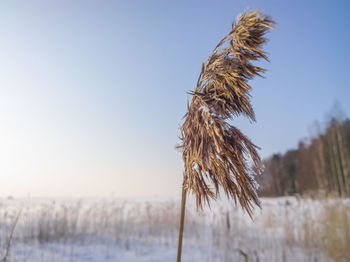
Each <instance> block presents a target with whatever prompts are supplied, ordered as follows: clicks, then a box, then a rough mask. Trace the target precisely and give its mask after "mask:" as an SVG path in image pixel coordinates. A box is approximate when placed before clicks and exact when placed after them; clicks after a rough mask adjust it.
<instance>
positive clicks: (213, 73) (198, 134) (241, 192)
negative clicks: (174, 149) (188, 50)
mask: <svg viewBox="0 0 350 262" xmlns="http://www.w3.org/2000/svg"><path fill="white" fill-rule="evenodd" d="M274 24H275V23H274V21H273V20H272V19H271V18H270V17H269V16H267V15H263V14H262V13H261V11H253V12H250V13H244V14H242V15H240V17H239V18H238V20H237V22H236V24H233V25H232V30H231V31H230V32H229V33H228V34H227V35H226V36H225V37H224V38H223V39H222V40H221V41H220V42H219V43H218V45H217V46H216V48H215V49H214V51H213V52H212V54H211V55H210V57H209V59H208V60H207V61H206V62H205V63H203V65H202V70H201V73H200V75H199V78H198V82H197V85H196V88H195V90H194V91H193V92H191V94H192V101H191V103H190V104H189V105H188V112H187V113H186V115H185V120H184V123H183V125H182V127H181V141H182V143H181V145H180V146H179V148H181V150H182V157H183V160H184V166H185V170H184V185H183V186H184V189H185V190H186V192H189V191H191V192H193V193H194V195H195V196H196V203H197V207H198V208H202V206H203V201H204V202H207V203H208V204H210V199H215V198H216V197H218V195H219V190H220V188H222V189H223V191H224V192H225V193H226V194H227V196H228V197H231V198H232V199H233V200H234V202H235V204H236V205H237V203H240V205H241V206H242V208H243V209H244V210H246V211H247V212H248V214H249V215H250V216H251V215H252V208H253V205H254V204H256V205H258V206H260V203H259V199H258V195H257V193H256V189H257V184H256V183H255V180H254V175H255V174H256V173H259V172H260V171H261V169H262V163H261V160H260V157H259V155H258V152H257V146H255V145H254V144H253V143H252V142H251V141H250V140H249V139H248V138H247V137H246V136H245V135H244V134H243V133H242V132H240V131H239V130H238V129H237V128H236V127H234V126H233V125H231V124H230V123H229V121H230V120H232V117H234V116H239V115H244V116H246V117H248V118H249V119H251V120H252V121H255V115H254V111H253V108H252V105H251V103H250V94H249V92H250V90H251V86H250V85H249V84H248V80H250V79H252V78H253V77H254V76H261V73H263V72H266V70H265V69H263V68H260V67H257V66H255V65H253V64H252V61H255V60H259V59H261V58H262V59H265V60H268V58H267V56H266V53H265V52H264V51H262V46H263V45H264V43H266V41H267V39H266V38H265V37H264V35H265V33H266V32H267V31H268V30H269V29H271V28H273V26H274ZM248 161H251V162H252V165H253V166H252V167H248Z"/></svg>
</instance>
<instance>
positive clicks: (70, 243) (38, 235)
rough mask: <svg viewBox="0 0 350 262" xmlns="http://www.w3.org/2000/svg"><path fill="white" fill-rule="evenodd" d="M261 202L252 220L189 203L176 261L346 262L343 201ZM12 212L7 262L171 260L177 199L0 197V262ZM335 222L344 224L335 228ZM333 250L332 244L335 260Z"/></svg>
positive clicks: (222, 206)
mask: <svg viewBox="0 0 350 262" xmlns="http://www.w3.org/2000/svg"><path fill="white" fill-rule="evenodd" d="M262 203H263V206H262V209H261V210H259V209H257V210H255V215H254V221H252V220H250V218H249V217H248V216H247V215H246V214H243V213H242V211H241V210H240V209H237V208H235V207H233V206H232V205H231V204H230V203H228V202H226V201H220V202H218V203H217V204H215V206H213V207H212V210H205V211H204V212H197V211H196V209H195V207H194V206H193V201H192V200H191V199H190V200H189V202H188V206H187V211H186V212H187V213H186V222H185V223H186V224H185V233H184V247H183V261H184V262H186V261H188V262H192V261H221V262H222V261H224V262H225V261H259V262H263V261H266V262H273V261H318V262H321V261H332V260H333V261H347V260H346V259H345V256H346V255H347V253H346V251H342V249H339V248H338V246H339V245H343V244H344V250H346V248H347V246H346V245H347V244H349V243H347V241H348V240H347V239H346V236H348V235H344V234H343V232H345V231H346V230H349V228H348V226H350V225H349V224H348V222H349V219H348V218H350V216H348V212H349V210H350V200H347V199H345V200H310V199H301V200H298V199H296V198H293V197H288V198H274V199H262ZM332 208H333V209H332ZM334 208H336V209H334ZM19 210H22V211H21V215H20V219H19V222H18V224H17V226H16V229H15V233H14V238H13V243H12V246H11V253H10V259H9V260H8V262H14V261H18V262H25V261H28V262H41V261H43V262H56V261H57V262H66V261H67V262H68V261H69V262H83V261H90V262H108V261H120V262H141V261H142V262H146V261H147V262H150V261H154V262H157V261H159V262H167V261H175V258H176V244H177V228H178V211H179V201H175V200H159V199H158V200H156V199H151V200H120V199H14V200H10V199H0V248H1V250H0V261H1V258H2V256H4V253H5V249H6V244H7V241H8V238H9V234H10V228H11V224H12V223H13V221H14V219H15V217H16V215H17V214H18V212H19ZM327 210H331V212H329V211H327ZM339 210H340V211H339ZM327 212H328V213H327ZM337 212H341V213H337ZM339 214H340V215H339ZM332 215H333V217H334V219H333V218H332ZM339 216H341V217H345V220H344V221H345V222H344V221H343V220H341V221H343V222H339V221H338V219H337V218H338V217H339ZM333 220H334V221H333ZM326 221H327V222H326ZM342 227H344V228H342ZM344 230H345V231H344ZM333 231H334V232H333ZM338 231H339V232H338ZM335 232H338V233H335ZM333 234H338V235H334V236H335V237H334V236H333ZM349 235H350V234H349ZM343 236H345V237H344V240H342V239H341V238H342V237H343ZM333 239H334V243H332V241H333ZM339 239H340V240H341V242H340V244H339V243H338V242H336V241H338V240H339ZM325 243H327V244H325ZM332 244H334V245H335V246H337V252H336V254H333V253H332ZM342 252H343V253H342ZM246 258H247V260H245V259H246ZM343 258H344V259H343Z"/></svg>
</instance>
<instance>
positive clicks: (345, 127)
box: [258, 115, 350, 197]
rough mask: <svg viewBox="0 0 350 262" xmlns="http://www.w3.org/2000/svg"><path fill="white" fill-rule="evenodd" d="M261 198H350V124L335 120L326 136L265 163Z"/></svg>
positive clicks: (328, 128) (327, 130)
mask: <svg viewBox="0 0 350 262" xmlns="http://www.w3.org/2000/svg"><path fill="white" fill-rule="evenodd" d="M264 166H265V169H264V173H263V174H262V175H261V176H259V177H258V182H259V183H260V195H261V196H284V195H295V194H300V195H307V196H315V195H323V196H339V197H349V196H350V120H349V119H342V118H341V117H340V116H339V115H338V116H332V117H331V118H330V120H329V121H328V124H327V126H326V128H325V130H324V132H318V134H317V135H316V136H314V137H312V138H309V139H308V142H305V141H303V142H299V145H298V148H297V149H295V150H289V151H287V152H286V153H284V154H274V155H272V156H271V157H270V158H268V159H265V160H264Z"/></svg>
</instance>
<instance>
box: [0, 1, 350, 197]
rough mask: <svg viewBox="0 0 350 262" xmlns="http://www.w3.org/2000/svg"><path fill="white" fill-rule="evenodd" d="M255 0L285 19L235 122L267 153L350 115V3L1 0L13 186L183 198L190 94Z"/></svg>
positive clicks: (9, 190)
mask: <svg viewBox="0 0 350 262" xmlns="http://www.w3.org/2000/svg"><path fill="white" fill-rule="evenodd" d="M245 8H249V9H250V10H253V9H263V10H264V11H265V13H268V14H270V15H271V16H272V18H273V19H274V20H276V22H277V29H276V30H275V31H273V32H271V33H269V34H268V37H269V38H270V41H269V42H268V43H267V45H266V48H265V50H266V51H267V52H268V53H269V57H270V60H271V62H270V63H267V62H262V63H260V64H261V65H262V66H263V67H266V68H267V69H268V70H269V72H268V73H266V74H265V78H264V79H262V78H261V79H256V80H253V81H251V82H250V83H251V84H252V86H253V89H254V91H253V92H252V96H253V97H252V104H253V107H254V109H255V111H256V117H257V123H250V122H249V121H247V120H244V119H238V120H236V121H235V122H234V123H235V124H236V126H237V127H238V128H240V129H241V130H242V131H243V132H245V133H247V134H248V136H249V137H250V138H251V139H252V141H253V142H255V143H256V144H257V145H258V146H260V147H261V151H260V153H261V155H262V156H263V157H267V156H269V155H271V154H273V153H277V152H284V151H286V150H287V149H290V148H295V147H296V146H297V144H298V141H299V140H300V139H302V138H303V137H306V136H309V135H310V132H311V131H310V130H311V129H312V128H311V126H312V124H313V122H314V121H315V120H319V121H320V122H321V123H322V122H323V121H324V119H325V115H326V113H327V112H328V111H330V110H331V108H332V105H333V104H334V102H335V101H338V102H339V103H340V104H341V106H342V109H343V111H344V113H345V114H346V115H347V116H350V103H349V100H350V91H349V73H350V70H349V66H348V61H349V60H350V52H349V46H350V34H349V27H350V21H349V19H348V17H349V11H350V2H349V1H301V0H299V1H278V0H270V1H165V0H162V1H153V0H139V1H137V0H133V1H121V0H120V1H68V0H64V1H31V0H30V1H24V0H23V1H16V0H11V1H10V0H7V1H6V0H4V1H1V2H0V123H1V127H0V197H3V196H7V195H13V196H16V197H20V196H28V195H30V196H75V197H76V196H78V197H79V196H111V195H114V196H121V197H143V196H159V197H163V196H165V197H168V196H178V195H179V194H180V187H181V179H182V170H183V167H182V159H181V154H180V153H179V152H177V151H176V150H175V148H174V147H175V144H176V143H178V142H179V140H178V137H177V136H178V135H179V131H178V127H179V125H180V124H181V122H182V116H183V115H184V114H185V111H186V102H187V97H188V95H187V94H186V92H187V91H189V90H192V89H193V87H194V85H195V82H196V80H197V77H198V73H199V71H200V68H201V62H202V61H204V60H205V59H206V58H207V57H208V56H209V54H210V52H211V50H212V49H213V48H214V47H215V45H216V44H217V42H218V41H219V40H220V39H221V38H222V37H223V36H224V35H225V34H226V33H227V32H228V31H229V30H230V27H231V23H232V22H233V21H234V20H235V18H236V17H237V15H238V14H239V13H241V12H242V11H244V10H245Z"/></svg>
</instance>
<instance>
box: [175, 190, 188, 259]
mask: <svg viewBox="0 0 350 262" xmlns="http://www.w3.org/2000/svg"><path fill="white" fill-rule="evenodd" d="M186 193H187V192H186V189H185V188H184V185H182V198H181V213H180V227H179V241H178V243H177V259H176V262H181V251H182V238H183V232H184V221H185V207H186Z"/></svg>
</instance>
